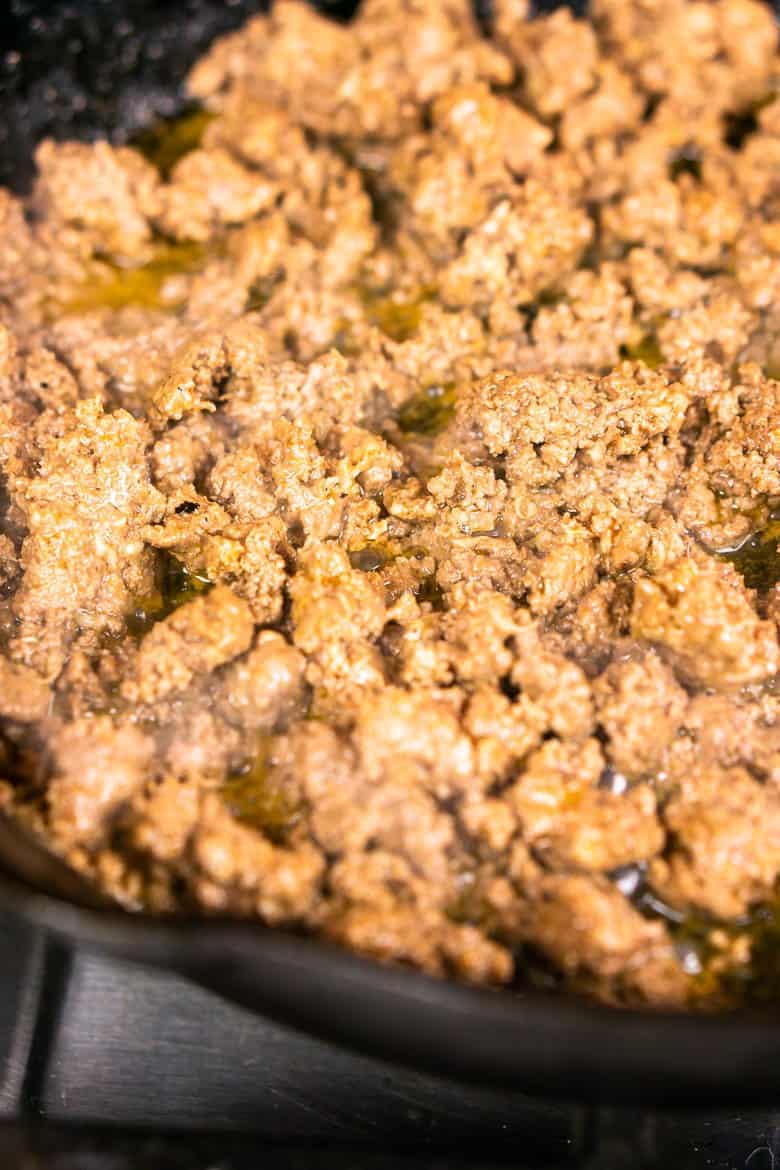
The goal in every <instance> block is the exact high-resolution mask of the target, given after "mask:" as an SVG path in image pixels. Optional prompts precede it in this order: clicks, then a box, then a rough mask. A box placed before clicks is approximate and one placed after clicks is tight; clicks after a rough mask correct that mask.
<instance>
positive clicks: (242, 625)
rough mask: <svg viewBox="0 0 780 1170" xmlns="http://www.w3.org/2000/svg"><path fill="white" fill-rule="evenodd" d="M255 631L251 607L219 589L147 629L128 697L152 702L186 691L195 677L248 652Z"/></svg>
mask: <svg viewBox="0 0 780 1170" xmlns="http://www.w3.org/2000/svg"><path fill="white" fill-rule="evenodd" d="M253 630H254V621H253V619H252V612H251V610H250V608H249V606H248V605H247V603H246V602H245V601H243V600H242V599H241V598H240V597H237V596H236V595H235V593H232V592H231V591H230V589H228V588H226V587H225V586H224V585H216V586H215V587H214V588H213V589H212V590H211V591H210V592H209V593H207V594H206V595H205V596H204V597H197V598H196V599H195V600H194V601H190V602H188V603H187V604H186V605H183V606H181V608H179V609H177V610H176V612H175V613H172V614H171V616H170V617H167V618H165V620H164V621H161V622H159V623H158V624H157V625H156V626H155V627H154V628H153V629H152V630H150V631H149V633H148V634H147V635H146V637H145V638H144V640H143V642H142V643H141V646H140V648H139V651H138V657H137V660H136V663H135V666H134V669H133V672H132V674H131V675H130V676H129V677H128V678H127V679H126V681H125V683H124V684H123V694H124V696H125V698H127V699H128V700H130V701H131V702H137V703H154V702H155V701H156V700H158V699H162V698H164V697H165V696H166V695H169V694H170V693H171V692H174V691H182V690H184V689H185V688H186V687H188V686H189V684H190V683H191V682H192V680H193V678H195V676H196V675H199V674H202V673H206V672H208V671H211V670H215V669H216V667H218V666H222V665H224V663H226V662H230V660H231V658H236V657H237V656H238V655H239V654H243V653H244V651H246V650H248V649H249V645H250V643H251V641H252V633H253Z"/></svg>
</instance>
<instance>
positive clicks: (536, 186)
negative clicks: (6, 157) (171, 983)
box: [0, 0, 780, 1006]
mask: <svg viewBox="0 0 780 1170" xmlns="http://www.w3.org/2000/svg"><path fill="white" fill-rule="evenodd" d="M495 9H496V12H495V21H494V27H493V31H492V34H491V37H490V38H488V37H487V36H486V35H483V33H482V32H481V31H480V30H479V28H478V27H477V26H476V24H475V23H474V21H473V19H472V17H471V15H470V9H469V5H468V3H467V0H366V2H365V3H364V4H363V6H362V8H361V10H360V13H359V15H358V16H357V18H356V19H355V20H354V22H353V23H352V25H351V26H349V27H344V26H339V25H336V24H331V23H329V22H327V21H326V20H324V19H322V18H321V17H319V16H317V15H315V14H314V12H313V11H311V10H310V9H309V8H307V7H306V6H305V5H304V4H303V3H300V2H298V0H278V2H277V3H276V4H275V5H274V6H273V8H272V11H271V13H270V15H268V16H258V17H256V18H254V19H253V20H251V21H250V22H249V23H248V24H247V25H246V27H245V28H243V29H242V30H240V31H239V32H237V33H233V34H231V35H230V36H227V37H225V38H223V39H222V40H221V41H219V42H218V43H216V44H215V45H214V46H213V48H212V50H211V51H210V52H209V53H208V55H207V56H206V57H205V58H204V59H203V60H202V61H200V62H199V63H198V65H197V66H196V67H195V69H194V70H193V71H192V73H191V75H190V77H189V80H188V85H189V90H190V93H191V95H192V97H193V99H196V100H197V101H198V102H200V103H201V110H200V112H198V113H196V114H195V115H189V116H188V118H187V119H186V120H185V121H184V122H182V123H178V124H175V125H173V126H170V127H168V129H167V131H164V132H162V133H161V134H160V133H158V134H156V135H155V134H154V133H152V134H148V135H146V136H145V138H144V140H143V143H139V144H137V146H136V147H135V148H133V147H121V148H114V147H112V146H110V145H109V144H108V143H106V142H99V143H95V144H93V145H85V144H82V143H75V142H68V143H59V144H58V143H54V142H51V141H46V142H43V143H41V145H40V147H39V149H38V152H37V164H38V176H37V181H36V183H35V187H34V190H33V191H32V193H31V195H30V197H29V198H28V199H26V200H23V201H19V200H17V199H15V198H14V197H13V196H12V195H11V194H9V193H8V192H5V191H0V731H1V732H2V737H1V738H0V774H1V775H3V776H4V780H3V781H2V782H0V798H1V800H2V804H3V805H4V806H5V807H6V808H7V809H11V810H13V812H14V814H15V815H17V816H18V817H19V818H22V819H23V820H24V821H25V823H27V824H28V825H29V826H32V827H33V828H34V829H35V830H36V831H38V832H40V833H41V834H42V835H43V837H44V838H45V840H46V841H47V842H48V843H49V844H50V846H51V847H52V848H53V849H55V850H56V851H57V852H58V853H60V854H61V855H62V856H63V857H65V858H66V859H67V860H68V861H69V862H70V863H71V864H72V865H73V866H75V867H76V868H78V869H79V870H81V871H82V872H83V873H85V874H87V875H89V876H90V877H91V878H93V879H94V881H95V882H96V883H98V884H99V885H100V886H101V887H102V888H103V889H104V890H105V891H107V892H108V893H109V894H110V895H112V896H113V897H115V898H116V899H118V900H119V901H120V902H121V903H122V904H124V905H125V906H127V907H129V908H133V909H135V908H146V909H148V910H151V911H153V912H168V911H175V910H179V909H182V908H184V909H187V910H190V911H191V910H193V909H199V910H201V911H203V912H204V913H212V912H226V913H231V914H237V915H247V916H257V917H258V918H260V919H262V920H263V921H264V922H266V923H270V924H273V925H283V926H292V927H295V928H303V929H305V930H308V931H311V932H314V933H316V934H318V935H320V936H323V937H327V938H330V939H335V940H338V941H339V942H341V943H343V944H344V945H345V946H347V947H351V948H353V949H354V950H356V951H359V952H361V953H363V954H367V955H371V956H375V957H377V958H382V959H386V960H393V961H396V962H402V963H408V964H411V965H413V966H417V967H420V968H422V969H424V970H426V971H428V972H430V973H433V974H436V975H445V974H452V975H455V976H459V977H462V978H464V979H467V980H472V981H475V982H484V983H504V982H509V981H511V980H513V979H514V978H516V977H520V978H522V977H525V976H526V975H527V973H528V972H529V971H530V972H531V973H532V974H535V975H536V976H537V977H543V978H544V979H545V980H549V979H550V978H553V979H558V980H559V981H560V982H562V983H565V984H566V985H568V986H571V987H576V988H579V989H584V990H586V991H588V992H590V993H592V994H595V995H597V996H599V997H601V998H603V999H608V1000H610V1001H612V1002H617V1003H626V1002H631V1003H636V1002H644V1003H648V1004H651V1005H664V1004H674V1005H682V1004H691V1003H692V1004H695V1005H698V1006H718V1005H722V1004H726V1003H729V1002H733V1000H734V999H735V998H740V997H742V996H751V995H753V994H760V995H765V994H767V993H768V994H770V995H775V996H776V995H777V994H778V987H780V979H779V978H777V970H778V964H779V963H780V959H779V958H778V955H780V951H779V950H778V949H776V948H775V949H772V945H771V938H772V930H773V929H774V928H773V927H772V921H773V918H772V915H773V914H774V913H776V911H775V910H774V909H773V907H774V906H775V904H776V903H775V899H776V897H777V893H776V891H777V883H778V876H779V875H780V687H779V686H778V679H780V646H779V645H778V621H780V555H779V554H778V551H777V539H778V535H779V534H780V519H778V518H779V517H780V382H778V381H775V380H774V376H775V375H776V374H777V373H778V372H779V371H780V98H776V97H775V96H774V95H775V92H776V87H777V85H778V81H779V80H780V56H779V55H778V38H777V30H776V27H775V23H774V20H773V17H772V15H771V13H770V10H769V9H768V8H766V7H764V6H763V5H762V4H760V3H757V2H756V0H702V2H696V3H693V2H688V0H652V2H649V0H592V2H591V11H590V14H589V19H588V20H580V19H577V18H575V17H574V16H573V15H572V14H571V13H570V12H569V11H568V10H567V9H562V10H560V11H557V12H555V13H554V14H553V15H548V16H541V17H538V18H534V19H531V18H529V16H528V13H527V11H526V6H525V3H524V0H500V2H499V0H497V2H496V4H495ZM185 147H188V148H189V149H186V150H185ZM177 155H180V157H178V158H177V157H176V156H177ZM767 939H769V940H770V941H769V942H767ZM773 971H774V973H775V981H774V986H772V979H771V976H772V972H773ZM767 975H768V977H769V978H768V979H767Z"/></svg>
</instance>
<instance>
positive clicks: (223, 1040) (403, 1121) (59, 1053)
mask: <svg viewBox="0 0 780 1170" xmlns="http://www.w3.org/2000/svg"><path fill="white" fill-rule="evenodd" d="M0 954H1V955H2V968H1V969H0V1168H1V1170H6V1168H7V1170H250V1168H251V1170H255V1168H256V1167H258V1168H259V1167H260V1166H262V1167H264V1168H267V1170H277V1168H279V1170H326V1168H327V1170H329V1168H331V1167H333V1168H334V1170H335V1167H340V1168H341V1167H346V1168H351V1167H355V1168H357V1167H360V1170H389V1168H390V1167H396V1166H403V1167H408V1168H409V1170H467V1168H468V1170H493V1168H494V1167H496V1168H498V1167H504V1166H508V1165H511V1166H513V1167H516V1168H517V1170H522V1168H523V1167H526V1166H528V1167H532V1166H561V1167H570V1166H574V1167H588V1168H597V1167H598V1168H602V1167H603V1168H604V1170H613V1168H614V1170H618V1168H620V1170H622V1168H623V1167H626V1168H628V1167H630V1168H631V1170H635V1168H641V1167H650V1166H664V1167H666V1168H668V1170H687V1168H688V1167H710V1168H712V1170H743V1168H744V1170H775V1168H776V1167H778V1168H780V1103H778V1109H777V1111H776V1112H775V1113H773V1112H772V1111H767V1110H762V1111H760V1112H759V1111H756V1112H752V1113H751V1112H747V1113H746V1112H744V1111H742V1112H739V1113H736V1112H733V1113H729V1112H719V1113H717V1114H712V1115H710V1114H706V1113H702V1112H694V1113H691V1112H687V1113H677V1114H676V1113H672V1112H669V1113H666V1112H659V1111H653V1112H649V1111H648V1112H643V1111H641V1110H625V1109H622V1110H615V1109H610V1108H607V1107H600V1108H592V1107H584V1106H578V1105H575V1104H562V1103H559V1102H550V1101H544V1100H537V1099H535V1098H533V1097H531V1096H523V1095H520V1094H518V1093H516V1092H509V1091H500V1090H492V1089H486V1088H475V1087H473V1086H465V1085H460V1084H457V1083H454V1082H450V1081H446V1080H444V1079H441V1078H438V1077H433V1076H428V1075H425V1074H420V1073H416V1072H413V1071H409V1070H406V1069H400V1068H396V1067H394V1066H392V1065H389V1064H386V1063H384V1062H382V1061H379V1060H374V1059H369V1058H366V1057H362V1056H357V1055H355V1054H353V1053H349V1052H346V1051H344V1050H342V1049H340V1048H338V1047H335V1046H333V1045H330V1044H326V1043H323V1042H321V1041H318V1040H314V1039H312V1038H310V1037H308V1036H304V1035H301V1034H300V1033H298V1032H295V1031H293V1030H291V1029H289V1028H286V1027H283V1026H281V1025H279V1024H276V1023H273V1022H271V1021H269V1020H265V1019H262V1018H258V1017H256V1016H254V1015H251V1014H250V1013H248V1012H246V1011H244V1010H242V1009H240V1008H237V1007H235V1006H233V1005H231V1004H227V1003H225V1002H223V1001H222V1000H220V999H218V998H217V997H216V996H214V995H212V994H211V993H209V992H206V991H204V990H201V989H200V988H198V987H195V986H193V985H192V984H190V983H188V982H187V981H185V980H183V979H179V978H177V977H175V976H172V975H170V974H168V973H162V972H157V971H152V970H149V969H146V968H143V967H141V966H135V965H133V964H124V963H119V962H115V961H113V960H110V959H107V958H105V957H102V956H96V955H91V954H82V953H77V954H72V953H69V952H67V951H66V950H64V949H62V947H61V946H59V945H58V944H55V943H53V942H51V941H50V940H47V939H46V938H44V937H43V936H41V935H40V934H37V933H34V932H32V931H29V930H27V929H26V928H21V927H20V926H19V925H18V924H16V923H13V922H11V921H9V920H5V919H2V918H0ZM345 1010H348V1004H345Z"/></svg>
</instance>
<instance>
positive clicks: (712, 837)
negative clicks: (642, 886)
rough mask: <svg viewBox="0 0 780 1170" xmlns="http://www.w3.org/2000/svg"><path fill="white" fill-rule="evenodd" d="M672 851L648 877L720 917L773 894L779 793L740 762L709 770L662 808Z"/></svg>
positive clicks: (678, 899) (676, 900)
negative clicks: (685, 792)
mask: <svg viewBox="0 0 780 1170" xmlns="http://www.w3.org/2000/svg"><path fill="white" fill-rule="evenodd" d="M664 816H665V820H666V824H667V825H668V828H669V833H670V834H671V846H672V847H671V850H670V852H669V853H668V856H665V857H664V858H659V859H658V860H657V861H655V862H654V863H653V865H652V867H651V870H650V880H651V882H652V883H653V885H654V887H655V888H656V889H658V890H659V892H660V893H661V895H662V896H663V897H664V898H666V899H667V900H668V901H670V902H671V903H672V904H676V905H679V906H682V907H686V906H690V907H693V908H695V909H697V910H703V911H706V912H707V913H710V914H713V915H715V916H716V917H719V918H734V917H736V916H737V915H739V914H743V913H744V912H745V911H746V910H747V909H748V908H749V907H750V905H751V903H752V902H755V901H757V900H758V899H759V898H762V897H764V898H766V897H768V896H769V895H770V894H771V891H772V889H773V887H774V884H775V881H776V879H777V876H778V873H779V872H780V794H778V791H777V789H776V788H773V787H767V786H764V785H761V784H758V783H757V782H756V781H755V780H753V779H752V778H751V777H750V776H749V775H748V773H747V772H745V771H744V770H743V769H741V768H731V769H729V770H723V771H711V772H710V773H705V774H704V775H702V776H701V777H699V779H698V781H697V784H696V787H695V788H694V790H693V791H692V792H690V793H687V794H684V795H682V796H679V797H676V798H673V799H672V801H671V802H670V803H669V805H668V806H667V808H666V809H665V813H664Z"/></svg>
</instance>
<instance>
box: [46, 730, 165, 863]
mask: <svg viewBox="0 0 780 1170" xmlns="http://www.w3.org/2000/svg"><path fill="white" fill-rule="evenodd" d="M50 743H51V745H52V750H53V755H54V767H53V775H52V778H51V780H50V782H49V785H48V788H47V792H46V801H47V804H48V808H49V823H50V826H51V831H52V833H53V835H54V838H55V840H56V841H57V843H58V844H59V845H60V846H61V847H64V848H66V849H71V848H73V847H75V846H77V845H82V844H91V843H93V842H94V841H95V840H96V839H99V838H101V837H102V836H103V835H104V834H105V833H106V832H107V831H108V828H109V817H110V815H111V814H112V813H113V812H114V811H115V810H116V808H117V807H118V806H119V805H121V804H122V803H123V802H124V801H126V800H129V799H130V798H131V797H132V796H133V795H134V794H135V793H136V792H138V791H139V790H140V789H141V788H142V787H143V785H144V783H145V782H146V779H147V776H148V773H149V769H150V767H151V766H152V763H153V760H154V750H155V748H154V740H153V739H151V738H150V737H148V736H146V735H143V734H142V733H141V732H140V731H138V729H137V728H135V727H133V726H131V725H125V726H115V725H114V724H113V722H112V721H111V719H110V718H109V717H108V716H106V715H101V716H98V717H97V718H94V719H81V720H75V721H74V722H72V723H69V724H67V725H65V726H63V727H60V728H59V729H58V733H57V734H56V735H51V734H50Z"/></svg>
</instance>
